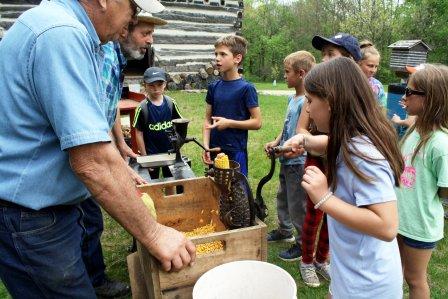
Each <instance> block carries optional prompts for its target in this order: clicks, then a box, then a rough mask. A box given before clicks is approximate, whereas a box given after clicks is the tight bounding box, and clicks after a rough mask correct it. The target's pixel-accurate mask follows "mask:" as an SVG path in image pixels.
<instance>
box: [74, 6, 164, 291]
mask: <svg viewBox="0 0 448 299" xmlns="http://www.w3.org/2000/svg"><path fill="white" fill-rule="evenodd" d="M137 21H138V22H137V24H133V23H130V24H129V27H128V28H125V30H123V32H122V34H121V35H120V39H119V42H118V41H115V42H109V43H107V44H105V45H103V46H102V49H103V52H104V61H103V68H102V84H103V90H104V92H105V93H106V97H107V101H108V104H107V110H106V111H105V114H106V118H107V120H108V124H109V128H111V129H112V133H113V137H114V140H115V145H116V147H117V148H118V150H119V152H120V154H121V155H122V157H123V158H126V157H128V156H129V157H136V156H137V155H136V154H135V153H133V152H132V149H130V148H129V147H128V145H127V144H126V142H125V141H124V138H123V133H122V131H121V122H120V110H119V109H118V108H117V106H118V101H119V99H120V97H121V90H122V86H123V73H122V72H123V69H124V68H125V66H126V60H127V58H132V59H142V58H143V57H144V56H145V54H146V51H147V49H148V48H149V47H150V46H151V44H152V43H153V36H152V35H153V33H154V27H155V25H165V24H167V22H166V21H165V20H162V19H160V18H156V17H153V16H152V15H151V14H150V13H147V12H143V11H142V12H140V13H139V14H138V16H137ZM121 49H123V53H122V52H121ZM123 54H124V55H123ZM128 171H129V174H130V175H131V176H132V178H133V179H134V182H135V183H137V184H141V183H145V181H144V179H143V178H141V177H140V176H139V175H137V174H136V173H135V172H134V171H133V170H132V169H131V168H130V167H128ZM81 208H82V209H83V211H84V225H85V228H86V237H85V238H84V242H83V247H82V253H83V260H84V263H85V265H86V269H87V272H88V274H89V277H90V280H91V282H92V285H93V286H94V288H95V292H96V294H97V295H98V296H99V297H102V298H114V297H118V296H123V295H126V294H127V293H129V291H130V288H129V285H128V284H125V283H122V282H120V281H114V280H111V279H109V278H108V277H107V275H106V274H105V269H106V266H105V263H104V258H103V251H102V247H101V240H100V238H101V234H102V232H103V215H102V212H101V208H100V207H99V205H98V203H97V202H96V200H95V199H94V198H92V197H91V198H88V199H87V200H85V201H84V202H83V203H82V204H81Z"/></svg>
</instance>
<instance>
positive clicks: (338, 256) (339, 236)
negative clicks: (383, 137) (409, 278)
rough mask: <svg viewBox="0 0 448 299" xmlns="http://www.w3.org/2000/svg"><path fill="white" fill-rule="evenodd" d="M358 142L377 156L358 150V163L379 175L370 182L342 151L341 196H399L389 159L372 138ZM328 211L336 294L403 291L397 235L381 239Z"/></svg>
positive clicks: (385, 298)
mask: <svg viewBox="0 0 448 299" xmlns="http://www.w3.org/2000/svg"><path fill="white" fill-rule="evenodd" d="M352 142H353V143H352V146H353V147H354V148H356V149H357V150H359V151H360V152H361V153H363V154H364V155H367V156H368V157H370V158H373V159H374V161H369V160H367V159H361V158H359V157H356V156H353V157H352V159H353V162H354V165H355V167H357V168H358V169H359V170H360V171H362V172H363V173H364V174H365V175H367V176H369V177H370V178H372V179H373V180H372V181H370V182H367V183H366V182H364V181H362V180H361V179H360V178H358V177H357V176H356V175H355V173H354V172H352V171H351V170H350V169H349V168H348V166H347V165H346V164H345V163H344V162H343V160H342V157H341V156H339V157H338V162H337V163H338V164H337V170H336V171H337V174H336V175H337V179H338V183H337V188H336V191H335V192H334V193H335V196H337V197H338V198H340V199H342V200H344V201H345V202H347V203H349V204H351V205H355V206H365V205H371V204H377V203H383V202H388V201H395V200H396V197H395V192H394V177H393V173H392V170H391V169H390V166H389V163H388V162H387V161H386V160H385V159H384V157H383V156H382V155H381V153H380V152H379V151H378V150H377V149H376V148H375V147H374V146H373V145H372V144H371V143H370V141H369V140H368V139H367V138H353V139H352ZM327 217H328V232H329V238H330V256H331V268H330V275H331V285H330V290H331V293H332V295H333V298H334V299H339V298H343V299H350V298H356V299H359V298H381V299H389V298H390V299H392V298H394V299H395V298H402V297H403V289H402V286H403V276H402V269H401V261H400V253H399V250H398V244H397V240H396V239H394V240H393V241H392V242H385V241H381V240H379V239H377V238H374V237H372V236H370V235H366V234H363V233H361V232H359V231H355V230H352V229H350V228H348V227H347V226H345V225H343V224H341V223H339V222H338V221H336V220H335V219H333V218H332V217H331V216H329V215H328V216H327Z"/></svg>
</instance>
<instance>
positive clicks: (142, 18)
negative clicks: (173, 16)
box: [137, 11, 168, 25]
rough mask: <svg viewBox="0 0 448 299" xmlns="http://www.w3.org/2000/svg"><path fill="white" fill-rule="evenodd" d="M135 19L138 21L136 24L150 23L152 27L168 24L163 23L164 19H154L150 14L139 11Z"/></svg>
mask: <svg viewBox="0 0 448 299" xmlns="http://www.w3.org/2000/svg"><path fill="white" fill-rule="evenodd" d="M137 19H138V22H145V23H150V24H154V25H166V24H168V22H167V21H165V20H164V19H161V18H157V17H154V16H153V15H152V14H151V13H149V12H146V11H141V12H140V13H139V14H138V15H137Z"/></svg>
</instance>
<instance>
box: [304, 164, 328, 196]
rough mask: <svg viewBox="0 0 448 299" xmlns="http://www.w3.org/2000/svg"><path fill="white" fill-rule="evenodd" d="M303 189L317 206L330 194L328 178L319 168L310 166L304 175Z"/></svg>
mask: <svg viewBox="0 0 448 299" xmlns="http://www.w3.org/2000/svg"><path fill="white" fill-rule="evenodd" d="M302 187H303V189H305V191H306V193H307V194H308V196H309V197H310V199H311V201H312V202H313V203H314V204H316V203H318V202H319V200H320V199H321V198H322V197H323V196H324V195H325V194H327V193H328V183H327V177H326V176H325V175H324V174H323V172H322V171H321V170H320V169H319V168H318V167H316V166H308V167H307V168H305V173H304V174H303V180H302Z"/></svg>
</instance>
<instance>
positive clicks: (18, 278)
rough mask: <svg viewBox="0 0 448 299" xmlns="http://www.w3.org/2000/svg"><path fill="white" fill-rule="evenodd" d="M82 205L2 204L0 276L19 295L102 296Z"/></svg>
mask: <svg viewBox="0 0 448 299" xmlns="http://www.w3.org/2000/svg"><path fill="white" fill-rule="evenodd" d="M83 234H84V227H83V224H82V212H81V210H80V209H79V207H77V206H67V207H54V208H46V209H43V210H40V211H34V210H31V209H27V208H21V207H4V206H0V255H1V258H0V278H1V279H2V281H3V283H4V284H5V285H6V288H7V289H8V291H9V293H10V294H11V295H12V297H13V298H27V299H28V298H96V296H95V292H94V289H93V287H92V284H91V282H90V280H89V276H88V275H87V271H86V268H85V266H84V262H83V260H82V256H81V242H82V238H83Z"/></svg>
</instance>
